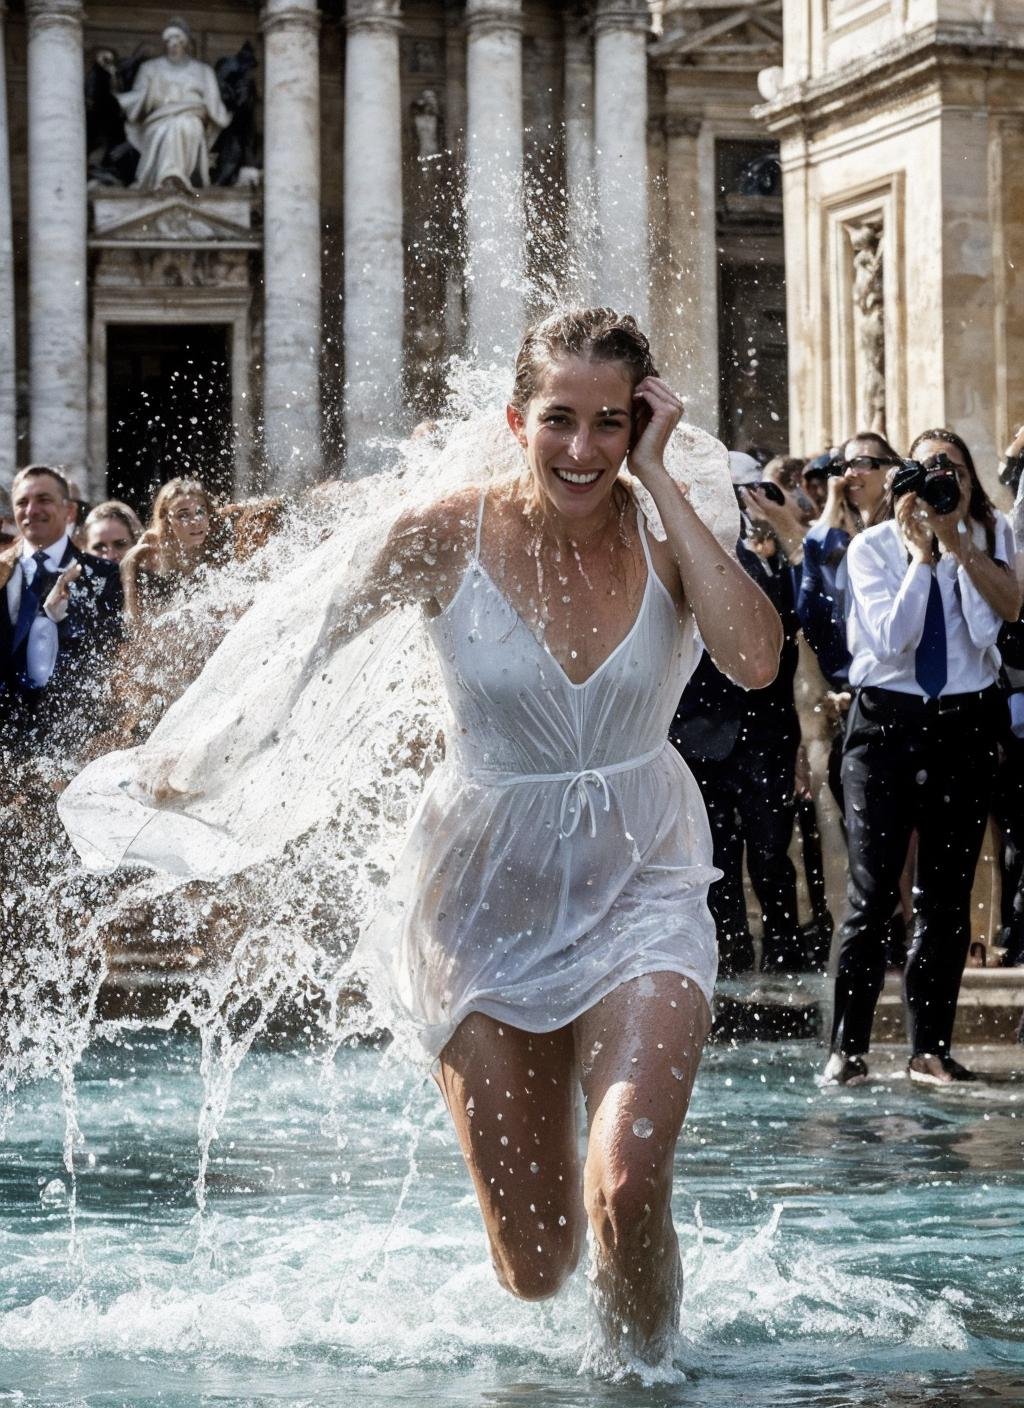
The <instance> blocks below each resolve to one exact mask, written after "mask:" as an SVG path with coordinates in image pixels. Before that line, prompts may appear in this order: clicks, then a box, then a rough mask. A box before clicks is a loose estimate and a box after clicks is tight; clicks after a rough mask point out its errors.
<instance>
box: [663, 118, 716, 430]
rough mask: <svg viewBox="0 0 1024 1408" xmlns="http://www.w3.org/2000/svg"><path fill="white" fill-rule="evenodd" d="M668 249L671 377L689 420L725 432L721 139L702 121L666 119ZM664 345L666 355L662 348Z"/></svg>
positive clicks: (668, 359)
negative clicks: (718, 184) (718, 186)
mask: <svg viewBox="0 0 1024 1408" xmlns="http://www.w3.org/2000/svg"><path fill="white" fill-rule="evenodd" d="M665 191H666V195H667V198H668V222H667V224H668V247H669V259H670V261H671V265H672V269H673V271H674V272H676V278H675V280H674V287H673V292H672V299H671V305H672V306H671V308H670V309H669V310H668V314H667V327H666V328H665V332H666V333H667V349H668V353H667V356H666V357H665V359H664V360H665V362H666V366H665V375H666V376H667V377H669V378H670V380H671V382H672V384H673V385H674V386H675V387H676V389H677V390H678V391H679V393H680V395H681V396H682V397H683V400H684V401H685V402H686V419H687V420H688V421H691V422H692V423H693V424H694V425H699V426H701V428H702V429H704V430H707V431H710V432H711V434H713V435H715V434H717V433H718V255H717V247H716V238H715V232H716V205H715V138H714V132H713V131H712V129H711V128H710V127H708V126H707V125H705V124H702V123H701V120H700V118H699V117H695V116H689V115H685V114H678V113H673V114H669V116H668V117H667V118H666V120H665ZM661 345H662V344H661V343H660V341H659V349H660V347H661Z"/></svg>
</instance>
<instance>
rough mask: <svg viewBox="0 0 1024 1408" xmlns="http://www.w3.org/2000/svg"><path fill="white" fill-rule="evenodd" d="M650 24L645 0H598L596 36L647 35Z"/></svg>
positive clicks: (595, 21) (595, 24)
mask: <svg viewBox="0 0 1024 1408" xmlns="http://www.w3.org/2000/svg"><path fill="white" fill-rule="evenodd" d="M650 23H651V20H650V13H649V11H648V9H647V6H646V4H645V3H644V0H597V8H596V10H595V11H594V33H595V34H614V33H617V32H618V33H623V34H646V33H647V31H648V29H649V28H650Z"/></svg>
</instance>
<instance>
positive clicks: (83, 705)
mask: <svg viewBox="0 0 1024 1408" xmlns="http://www.w3.org/2000/svg"><path fill="white" fill-rule="evenodd" d="M11 500H12V505H13V510H14V522H15V525H16V527H17V529H18V532H19V534H20V541H18V542H16V543H14V544H13V545H12V546H11V547H8V548H5V549H4V550H3V551H2V552H0V742H3V743H6V744H7V745H8V746H11V747H15V748H18V749H21V750H24V749H31V748H34V747H44V746H45V747H50V748H56V749H65V748H71V749H73V748H74V747H76V746H77V745H78V744H80V743H81V741H82V740H83V739H84V738H85V737H86V736H87V735H88V734H90V733H92V732H94V731H95V730H96V729H98V728H99V727H100V725H101V723H102V722H103V718H102V710H101V709H100V708H99V707H98V701H99V700H100V699H101V696H102V685H103V683H104V670H105V667H106V664H107V662H108V660H109V656H110V652H111V651H112V650H113V648H114V647H115V646H116V644H117V643H118V641H119V640H120V638H121V607H122V595H121V578H120V574H119V572H118V569H117V566H116V564H114V563H110V562H105V561H104V560H103V559H102V558H99V557H93V556H92V555H91V554H89V553H84V552H82V551H80V549H78V548H77V547H75V545H74V543H73V542H72V541H71V537H70V532H71V526H70V525H71V522H72V516H73V511H74V505H73V504H72V502H71V496H70V492H69V488H68V483H67V480H66V479H65V478H64V476H63V475H62V474H61V473H59V471H57V470H55V469H52V468H50V467H49V466H47V465H38V464H32V465H27V466H26V467H25V468H24V469H21V470H19V471H18V473H17V474H16V475H15V477H14V483H13V485H12V486H11Z"/></svg>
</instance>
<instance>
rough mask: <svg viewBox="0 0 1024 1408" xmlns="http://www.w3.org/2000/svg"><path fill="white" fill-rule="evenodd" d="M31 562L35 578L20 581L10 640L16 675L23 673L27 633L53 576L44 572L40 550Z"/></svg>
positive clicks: (44, 561)
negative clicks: (15, 619) (19, 595)
mask: <svg viewBox="0 0 1024 1408" xmlns="http://www.w3.org/2000/svg"><path fill="white" fill-rule="evenodd" d="M32 561H33V562H34V563H35V565H36V571H35V576H34V577H33V578H32V580H31V582H26V581H25V580H24V578H23V579H22V584H21V604H20V606H19V607H18V619H17V621H15V623H14V636H13V638H12V640H11V658H12V659H13V661H14V668H15V671H16V672H17V673H18V674H24V673H25V669H26V657H27V653H28V635H29V631H31V629H32V622H33V621H34V620H35V619H36V617H37V616H38V615H39V610H40V607H41V606H42V604H43V602H44V600H45V599H46V594H47V593H48V592H49V590H50V587H51V586H52V585H53V576H52V573H50V572H48V571H47V570H46V553H45V552H44V551H43V549H42V548H39V549H38V551H36V552H34V553H33V554H32Z"/></svg>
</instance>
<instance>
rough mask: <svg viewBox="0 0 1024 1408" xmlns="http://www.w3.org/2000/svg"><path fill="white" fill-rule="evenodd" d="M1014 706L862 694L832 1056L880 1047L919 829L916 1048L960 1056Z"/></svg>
mask: <svg viewBox="0 0 1024 1408" xmlns="http://www.w3.org/2000/svg"><path fill="white" fill-rule="evenodd" d="M945 707H946V702H943V708H945ZM1003 707H1004V706H1003V704H1002V701H1001V699H1000V696H999V692H998V690H995V689H992V690H985V691H984V692H983V693H981V694H976V695H971V696H959V697H958V699H957V700H956V701H955V707H950V708H949V709H948V712H940V711H939V709H938V708H936V707H935V706H934V705H932V704H929V705H927V706H924V705H922V704H921V702H920V701H919V700H917V699H915V698H914V697H913V696H909V695H908V696H903V697H902V698H901V697H895V698H894V697H893V695H892V694H891V693H890V692H889V691H886V690H872V689H865V690H861V691H860V693H859V695H858V697H857V698H856V699H855V700H854V703H853V705H852V708H851V712H850V718H849V722H848V727H847V734H846V746H845V751H844V755H843V769H842V773H843V778H842V780H843V793H844V796H845V800H846V827H847V834H848V839H849V851H850V880H849V888H848V892H847V898H848V901H849V912H848V914H847V918H846V920H845V921H844V923H843V926H842V928H841V930H840V940H841V948H840V953H839V969H838V972H837V973H836V993H835V1016H834V1020H833V1027H832V1049H833V1051H842V1052H844V1053H845V1054H846V1055H850V1056H862V1055H864V1053H865V1052H866V1051H867V1050H868V1047H869V1045H870V1041H871V1023H872V1020H873V1018H874V1013H875V1005H876V1003H877V1001H878V995H879V993H880V992H881V990H882V983H883V981H884V979H885V932H886V925H887V922H888V920H889V918H890V916H891V915H892V912H893V908H894V906H895V903H896V899H897V895H898V887H899V879H900V873H901V871H902V869H903V865H904V862H905V860H906V857H907V843H908V842H909V840H910V835H911V832H912V831H914V830H915V829H916V830H917V835H918V841H917V877H916V881H915V884H914V924H913V935H912V942H911V946H910V951H909V953H908V955H907V966H906V970H905V976H904V988H905V995H906V1003H907V1014H908V1025H909V1035H910V1043H911V1050H912V1054H914V1055H920V1054H925V1053H930V1054H935V1055H938V1054H943V1053H946V1052H948V1051H949V1047H950V1042H951V1040H952V1036H953V1021H954V1018H955V1016H956V1003H957V997H958V995H959V992H960V979H961V977H962V976H963V970H964V964H965V963H966V961H967V950H968V947H969V944H970V897H971V885H972V884H973V881H974V871H975V867H976V865H977V863H978V853H979V851H980V850H981V841H982V837H983V835H984V830H985V823H986V820H987V818H988V814H989V808H990V806H991V802H992V795H993V788H994V783H995V770H996V745H997V741H998V738H999V734H1000V731H1001V723H1000V710H1001V709H1002V708H1003Z"/></svg>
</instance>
